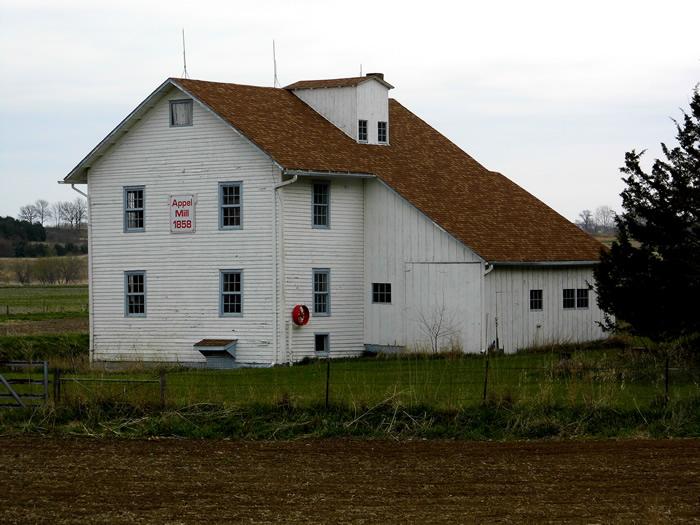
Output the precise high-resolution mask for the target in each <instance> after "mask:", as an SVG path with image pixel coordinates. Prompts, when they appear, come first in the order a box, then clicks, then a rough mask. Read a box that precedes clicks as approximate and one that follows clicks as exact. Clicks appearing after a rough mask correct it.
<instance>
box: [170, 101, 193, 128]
mask: <svg viewBox="0 0 700 525" xmlns="http://www.w3.org/2000/svg"><path fill="white" fill-rule="evenodd" d="M191 125H192V99H185V100H171V101H170V127H172V128H179V127H183V126H191Z"/></svg>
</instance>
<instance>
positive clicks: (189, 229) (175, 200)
mask: <svg viewBox="0 0 700 525" xmlns="http://www.w3.org/2000/svg"><path fill="white" fill-rule="evenodd" d="M194 205H195V199H194V195H171V196H170V233H194Z"/></svg>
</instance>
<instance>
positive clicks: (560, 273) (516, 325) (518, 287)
mask: <svg viewBox="0 0 700 525" xmlns="http://www.w3.org/2000/svg"><path fill="white" fill-rule="evenodd" d="M593 283H594V278H593V270H592V268H591V267H583V268H582V267H568V268H556V267H549V268H507V267H496V268H494V270H493V271H492V272H490V273H489V274H488V275H487V276H486V282H485V290H486V311H487V318H488V323H487V328H486V337H487V341H488V343H489V344H490V343H491V342H493V341H494V340H495V338H496V317H497V318H498V338H499V343H500V346H501V347H502V348H503V349H504V350H505V351H506V352H514V351H516V350H518V349H521V348H528V347H532V346H539V345H543V344H548V343H570V342H581V341H590V340H595V339H601V338H603V337H604V336H605V335H604V333H603V331H602V329H601V328H600V325H599V324H598V323H599V322H600V321H602V318H603V314H602V313H601V311H600V309H599V308H598V304H597V300H596V295H595V290H590V291H589V297H588V303H589V306H588V308H585V309H566V310H565V309H564V308H563V289H564V288H574V289H577V288H588V286H589V284H593ZM531 289H539V290H542V294H543V309H542V310H541V311H531V310H530V290H531Z"/></svg>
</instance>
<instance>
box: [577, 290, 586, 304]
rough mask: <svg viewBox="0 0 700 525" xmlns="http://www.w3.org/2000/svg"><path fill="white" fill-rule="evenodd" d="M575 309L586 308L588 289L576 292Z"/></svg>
mask: <svg viewBox="0 0 700 525" xmlns="http://www.w3.org/2000/svg"><path fill="white" fill-rule="evenodd" d="M576 308H588V288H578V289H577V290H576Z"/></svg>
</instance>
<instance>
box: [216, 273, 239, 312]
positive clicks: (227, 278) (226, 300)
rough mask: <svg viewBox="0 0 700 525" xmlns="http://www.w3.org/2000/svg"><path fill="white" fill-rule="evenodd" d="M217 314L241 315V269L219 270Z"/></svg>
mask: <svg viewBox="0 0 700 525" xmlns="http://www.w3.org/2000/svg"><path fill="white" fill-rule="evenodd" d="M219 314H220V315H221V316H222V317H240V316H242V315H243V272H242V271H241V270H221V271H220V277H219Z"/></svg>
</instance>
